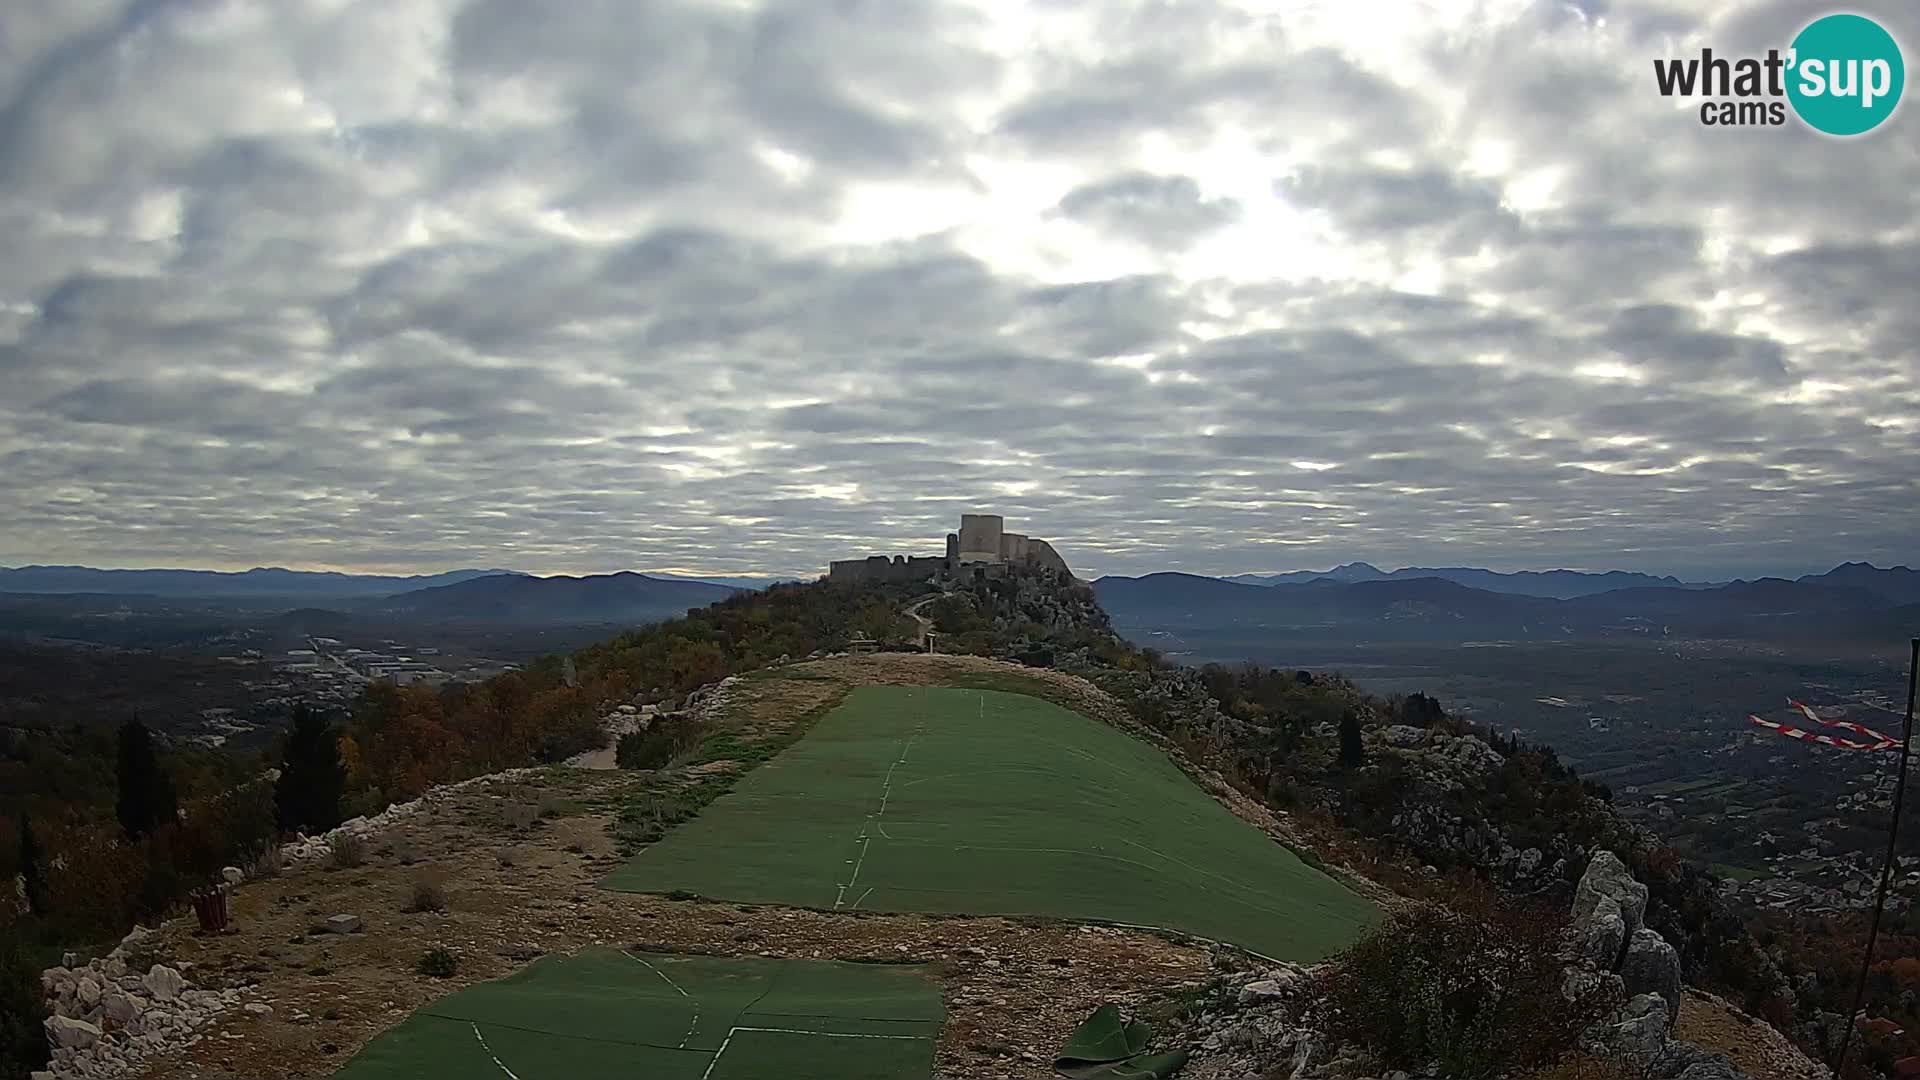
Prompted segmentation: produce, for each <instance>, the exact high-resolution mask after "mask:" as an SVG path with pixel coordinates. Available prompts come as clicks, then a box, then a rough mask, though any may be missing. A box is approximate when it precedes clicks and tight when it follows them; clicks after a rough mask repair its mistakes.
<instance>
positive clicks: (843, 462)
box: [0, 0, 1920, 576]
mask: <svg viewBox="0 0 1920 1080" xmlns="http://www.w3.org/2000/svg"><path fill="white" fill-rule="evenodd" d="M1827 10H1829V7H1828V5H1826V4H1810V3H1778V2H1775V3H1756V2H1746V3H1725V2H1716V3H1682V2H1680V0H1660V2H1638V0H1633V2H1630V0H1575V2H1568V0H1533V2H1523V0H1479V2H1468V0H1461V2H1459V3H1441V2H1438V0H1428V2H1412V0H1408V2H1405V3H1397V4H1388V3H1384V2H1381V3H1367V4H1355V3H1351V2H1348V0H1326V2H1324V3H1320V2H1306V0H1297V2H1281V0H1268V2H1264V3H1244V4H1236V3H1231V2H1228V0H1195V2H1186V0H1158V2H1155V0H1144V2H1114V3H1081V2H1071V0H1032V2H1030V3H1024V4H1019V3H1013V2H1011V0H1004V2H1003V0H972V2H945V0H940V2H934V0H786V2H773V3H754V2H740V0H704V2H702V0H684V2H677V0H657V2H656V0H642V2H616V0H551V2H546V3H536V2H533V0H471V2H464V3H463V2H455V0H420V2H414V0H366V2H358V0H282V2H274V3H267V2H261V0H231V2H223V0H141V2H136V3H125V2H120V3H102V2H96V0H9V2H8V3H6V4H5V5H4V7H0V249H4V251H5V256H4V258H0V523H3V524H0V564H9V565H11V564H21V563H29V562H63V563H65V562H85V563H92V564H96V565H113V566H155V565H183V566H202V567H211V568H219V569H239V568H244V567H247V566H253V565H258V564H273V565H289V566H298V567H312V568H339V569H368V570H387V571H415V570H421V571H429V570H438V569H446V568H452V567H457V566H508V567H514V568H519V569H525V570H531V571H536V572H597V571H605V570H612V569H621V568H633V569H676V570H682V571H689V572H709V573H741V572H747V571H756V570H758V571H779V572H799V573H807V572H816V571H818V570H820V569H821V568H823V566H824V564H825V562H826V561H827V560H828V559H830V558H833V557H839V556H843V555H845V554H859V553H866V552H869V551H884V552H893V551H922V552H934V551H937V550H938V544H939V538H940V537H941V536H942V535H944V533H945V532H946V531H947V530H948V529H950V528H952V527H953V524H952V523H953V522H954V521H955V519H956V518H957V516H958V514H959V513H960V512H961V511H962V510H966V509H975V508H978V509H991V510H998V511H1000V512H1002V513H1004V514H1005V515H1006V516H1007V517H1008V519H1009V521H1008V527H1009V528H1012V529H1022V530H1024V531H1027V532H1030V533H1032V534H1033V535H1036V536H1044V537H1048V538H1050V539H1052V540H1053V541H1054V542H1055V545H1056V546H1057V547H1058V548H1059V549H1060V550H1061V551H1062V552H1063V553H1064V554H1065V555H1066V557H1067V558H1068V559H1069V561H1071V562H1072V563H1073V564H1074V565H1075V568H1076V569H1077V570H1080V571H1081V572H1083V573H1089V572H1091V573H1099V572H1121V573H1143V572H1149V571H1152V570H1161V569H1185V570H1190V571H1198V572H1223V573H1232V572H1242V571H1264V570H1283V569H1291V568H1296V567H1325V566H1329V565H1332V564H1333V563H1336V562H1341V561H1346V560H1349V559H1367V560H1370V561H1372V562H1375V563H1378V564H1380V565H1383V566H1397V565H1404V564H1424V565H1434V564H1476V565H1487V566H1493V567H1495V568H1499V569H1520V568H1542V567H1549V566H1562V565H1564V566H1575V567H1592V568H1599V567H1622V568H1627V569H1640V570H1653V571H1661V572H1667V571H1674V572H1679V573H1682V574H1692V575H1701V576H1704V575H1721V574H1734V573H1738V574H1757V573H1774V572H1792V573H1800V572H1804V571H1807V570H1814V569H1822V568H1825V567H1826V566H1829V565H1831V564H1833V563H1835V562H1837V561H1840V560H1842V559H1851V558H1861V559H1869V560H1874V561H1878V562H1880V563H1882V564H1883V565H1884V564H1886V563H1888V562H1896V561H1909V562H1912V561H1920V559H1916V555H1920V540H1916V536H1920V531H1917V530H1916V526H1917V525H1920V485H1917V484H1916V480H1915V473H1916V469H1917V468H1920V228H1917V226H1920V218H1917V217H1916V207H1920V183H1916V181H1915V177H1916V176H1920V113H1916V112H1915V109H1916V106H1915V105H1913V104H1912V103H1909V104H1907V105H1906V106H1904V107H1903V108H1902V110H1901V111H1900V113H1898V114H1896V115H1895V116H1894V117H1893V119H1892V120H1890V121H1889V122H1888V123H1887V124H1886V125H1884V126H1883V127H1882V128H1881V129H1880V130H1878V131H1876V132H1874V133H1873V134H1871V135H1868V136H1866V137H1863V138H1858V139H1853V140H1845V141H1842V140H1835V139H1829V138H1825V137H1822V136H1819V135H1817V134H1814V133H1812V132H1810V131H1808V130H1806V129H1804V128H1802V127H1800V126H1799V125H1798V122H1797V121H1790V122H1789V125H1788V126H1787V127H1784V128H1748V129H1714V128H1706V127H1702V126H1701V125H1700V123H1699V121H1698V119H1697V115H1696V112H1695V109H1694V107H1693V106H1686V105H1682V104H1679V103H1676V102H1673V101H1669V100H1665V99H1662V98H1661V97H1660V96H1659V95H1658V94H1657V92H1656V91H1655V88H1654V82H1653V71H1652V60H1653V59H1654V58H1655V57H1666V56H1683V55H1687V54H1688V53H1692V54H1695V55H1697V53H1698V50H1699V49H1700V48H1701V47H1702V46H1711V47H1713V48H1714V49H1715V51H1716V52H1717V53H1721V54H1723V55H1724V54H1729V53H1733V54H1741V53H1760V52H1764V50H1765V49H1766V48H1768V47H1769V46H1777V47H1783V48H1784V46H1785V45H1786V44H1787V42H1788V41H1789V40H1790V39H1791V37H1792V35H1793V34H1794V33H1795V32H1796V31H1797V30H1798V29H1799V28H1800V27H1801V26H1802V25H1804V24H1805V23H1806V22H1807V21H1808V20H1809V19H1811V18H1812V17H1813V16H1815V15H1817V14H1821V13H1824V12H1825V11H1827ZM1852 10H1856V11H1861V12H1864V13H1868V14H1873V15H1875V16H1877V17H1880V18H1881V20H1882V22H1883V24H1884V25H1886V26H1887V27H1888V28H1889V29H1890V30H1892V31H1893V32H1894V34H1895V35H1896V36H1897V37H1899V38H1900V39H1902V40H1903V41H1904V42H1906V43H1908V50H1907V51H1908V59H1909V61H1910V62H1911V61H1912V60H1913V59H1914V58H1915V55H1916V53H1915V43H1920V12H1917V11H1915V9H1914V8H1913V6H1912V5H1911V4H1909V3H1904V2H1891V0H1890V2H1882V3H1859V4H1855V5H1854V6H1853V8H1852Z"/></svg>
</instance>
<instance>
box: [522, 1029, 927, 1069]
mask: <svg viewBox="0 0 1920 1080" xmlns="http://www.w3.org/2000/svg"><path fill="white" fill-rule="evenodd" d="M742 1031H764V1032H770V1033H772V1034H775V1035H812V1036H814V1037H816V1038H821V1039H897V1040H902V1041H905V1042H919V1041H921V1040H923V1039H926V1038H927V1036H925V1035H866V1034H856V1033H854V1032H847V1031H802V1030H801V1029H799V1028H775V1027H736V1028H728V1029H727V1037H726V1038H724V1039H721V1040H720V1049H718V1050H715V1051H714V1052H713V1060H712V1061H709V1062H707V1071H706V1072H703V1073H701V1074H700V1080H707V1078H708V1077H709V1076H712V1075H713V1070H714V1067H715V1066H717V1065H719V1064H720V1058H721V1056H722V1055H724V1054H725V1053H726V1052H727V1047H728V1045H730V1044H731V1043H732V1042H733V1037H734V1036H735V1035H738V1034H739V1033H740V1032H742ZM502 1067H503V1068H504V1067H505V1066H502ZM508 1075H509V1076H512V1075H513V1074H511V1073H509V1074H508ZM514 1080H519V1077H514Z"/></svg>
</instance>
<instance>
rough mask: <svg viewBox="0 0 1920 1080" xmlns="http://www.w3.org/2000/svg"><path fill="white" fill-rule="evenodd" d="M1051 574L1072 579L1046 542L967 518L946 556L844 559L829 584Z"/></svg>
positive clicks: (994, 520) (951, 536)
mask: <svg viewBox="0 0 1920 1080" xmlns="http://www.w3.org/2000/svg"><path fill="white" fill-rule="evenodd" d="M1016 569H1018V570H1042V571H1051V572H1053V573H1056V574H1059V575H1060V576H1062V577H1065V578H1068V579H1071V578H1072V577H1073V571H1072V570H1070V569H1068V567H1067V561H1066V560H1065V559H1063V558H1061V557H1060V553H1059V552H1057V551H1055V550H1053V545H1052V544H1049V543H1047V542H1046V541H1045V540H1036V539H1034V538H1033V537H1030V536H1024V535H1022V534H1020V533H1010V532H1008V531H1006V522H1005V520H1004V519H1003V518H1001V517H1000V515H998V514H962V515H960V531H959V532H957V533H948V534H947V550H946V554H945V555H943V556H937V557H936V556H931V555H915V556H906V555H895V556H893V557H892V558H888V557H887V556H885V555H870V556H868V557H866V558H864V559H841V560H837V561H835V562H834V563H833V564H832V566H831V567H829V568H828V572H827V579H828V580H829V581H924V580H926V579H928V578H931V577H935V576H945V577H955V578H959V577H975V576H983V577H998V576H1000V575H1002V574H1005V573H1007V572H1008V571H1010V570H1016Z"/></svg>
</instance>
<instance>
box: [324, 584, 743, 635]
mask: <svg viewBox="0 0 1920 1080" xmlns="http://www.w3.org/2000/svg"><path fill="white" fill-rule="evenodd" d="M739 591H740V590H739V589H736V588H734V587H733V586H731V585H716V584H713V583H712V582H706V581H689V580H687V579H684V578H669V577H655V576H652V575H649V574H636V573H633V572H632V571H623V572H621V573H618V574H594V575H591V576H588V577H568V576H565V575H560V576H555V577H531V576H528V575H524V574H500V575H493V576H488V577H476V578H470V579H468V580H466V581H460V582H455V583H454V584H451V585H437V586H434V587H431V588H426V589H414V590H412V591H409V592H404V593H400V594H398V595H395V596H389V597H386V598H385V599H383V600H380V601H378V602H375V603H365V604H361V605H358V607H359V609H360V610H361V611H363V612H375V611H377V612H380V613H382V614H388V615H396V616H403V617H411V618H416V619H492V620H503V621H511V622H517V623H588V622H606V623H624V622H651V621H653V620H655V619H663V618H671V617H673V616H677V615H684V614H686V612H687V609H688V608H699V607H705V606H707V605H708V604H712V603H715V602H717V601H720V600H725V599H726V598H727V597H729V596H732V595H733V594H734V593H736V592H739Z"/></svg>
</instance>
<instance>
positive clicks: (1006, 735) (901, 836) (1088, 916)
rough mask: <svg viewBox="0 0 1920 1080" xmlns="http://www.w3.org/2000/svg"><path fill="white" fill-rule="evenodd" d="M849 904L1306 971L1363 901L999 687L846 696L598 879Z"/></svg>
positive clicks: (1071, 717) (1359, 925)
mask: <svg viewBox="0 0 1920 1080" xmlns="http://www.w3.org/2000/svg"><path fill="white" fill-rule="evenodd" d="M605 885H606V887H607V888H610V889H617V890H624V891H629V892H659V893H665V892H673V891H676V890H684V891H687V892H692V893H697V894H699V895H702V896H706V897H710V898H713V899H717V900H729V901H737V902H744V903H772V904H792V905H796V906H802V907H818V908H830V909H838V910H859V911H918V912H947V913H955V914H976V915H1042V916H1053V917H1059V918H1066V919H1084V920H1089V921H1101V922H1113V923H1128V924H1136V925H1142V926H1155V927H1162V928H1166V929H1171V930H1179V931H1184V932H1186V933H1191V934H1196V935H1199V936H1202V937H1207V938H1212V939H1216V940H1220V941H1226V942H1231V943H1233V944H1236V945H1239V946H1242V947H1243V948H1247V949H1251V950H1253V951H1255V952H1258V953H1261V954H1263V955H1266V956H1272V957H1275V958H1278V959H1285V960H1295V961H1315V960H1319V959H1321V958H1322V957H1325V956H1327V955H1329V954H1331V953H1333V952H1336V951H1338V950H1339V949H1341V948H1343V947H1345V946H1346V945H1347V944H1349V943H1350V942H1352V941H1353V940H1354V939H1355V938H1356V937H1358V936H1359V934H1360V933H1361V932H1362V931H1363V930H1364V929H1365V928H1367V927H1368V926H1370V925H1371V924H1372V923H1373V921H1374V919H1375V917H1376V911H1375V909H1374V908H1373V906H1372V905H1371V904H1369V903H1368V902H1367V901H1365V900H1363V899H1362V898H1360V897H1359V896H1357V895H1355V894H1354V893H1353V892H1351V891H1350V890H1348V889H1347V888H1345V887H1344V886H1342V885H1340V884H1339V883H1338V882H1336V881H1334V880H1333V879H1332V878H1329V877H1327V876H1326V875H1325V874H1322V873H1320V872H1319V871H1317V870H1314V869H1313V868H1311V867H1309V866H1307V865H1306V864H1305V863H1303V862H1301V861H1300V859H1299V857H1298V856H1296V855H1294V854H1293V852H1291V851H1288V850H1287V849H1286V848H1284V847H1282V846H1280V845H1279V844H1276V843H1274V842H1273V841H1272V840H1271V839H1269V838H1268V837H1267V836H1266V835H1265V834H1263V833H1261V832H1260V831H1259V830H1258V829H1256V828H1254V827H1253V826H1251V825H1249V824H1247V823H1246V822H1244V821H1241V820H1240V819H1238V818H1236V817H1234V816H1233V815H1232V814H1231V813H1229V812H1228V811H1227V810H1226V809H1225V808H1224V807H1222V806H1221V805H1220V804H1219V803H1217V802H1215V801H1214V800H1213V799H1212V798H1210V797H1209V796H1208V795H1206V794H1205V793H1204V792H1202V791H1201V790H1200V789H1199V788H1197V787H1195V786H1194V784H1193V783H1192V781H1190V780H1188V779H1187V777H1186V776H1185V775H1184V774H1182V773H1181V772H1180V770H1179V769H1178V768H1176V767H1175V766H1174V765H1173V763H1172V762H1170V761H1168V760H1167V758H1166V756H1165V755H1164V754H1162V753H1160V752H1159V751H1158V750H1155V749H1154V748H1153V747H1151V746H1149V745H1147V744H1145V743H1143V742H1140V741H1138V740H1136V739H1133V738H1130V737H1129V736H1127V735H1126V734H1124V733H1123V732H1120V731H1117V730H1115V729H1113V728H1111V727H1108V726H1106V725H1104V724H1101V723H1098V722H1097V721H1094V720H1090V719H1088V718H1087V717H1085V716H1082V715H1080V714H1079V713H1075V712H1071V711H1069V710H1067V709H1063V708H1060V707H1059V706H1057V705H1053V704H1051V703H1049V702H1045V701H1042V700H1040V699H1039V698H1033V697H1027V696H1025V695H1022V694H1008V693H1000V692H996V691H980V690H960V689H944V688H927V687H914V688H904V687H890V686H869V687H861V688H859V689H857V690H855V691H854V692H853V693H852V694H850V695H849V696H848V698H847V700H846V702H845V703H844V704H843V705H841V706H840V707H839V708H837V709H835V710H834V711H833V712H831V713H829V714H828V715H827V716H825V717H823V718H821V720H820V722H819V723H818V724H817V725H816V726H815V727H814V729H813V731H812V732H810V733H809V734H808V735H807V736H806V737H805V738H804V739H801V740H800V741H799V742H798V743H796V744H795V745H794V746H793V747H791V748H790V749H788V750H787V751H786V752H785V753H782V754H781V755H780V756H778V757H776V758H774V759H773V760H772V761H770V762H768V763H767V764H765V765H762V766H761V767H760V768H758V769H756V770H754V771H753V772H752V773H749V774H748V775H747V776H746V777H744V778H743V779H742V780H741V781H740V783H739V784H738V785H736V786H735V787H734V789H733V790H732V791H731V792H729V793H728V794H726V795H723V796H721V797H720V798H719V799H718V800H716V801H715V802H714V803H713V805H711V806H709V807H708V808H707V809H706V810H705V811H704V812H702V813H701V815H700V816H699V817H697V818H695V819H694V820H692V821H690V822H688V823H687V824H685V825H682V826H680V827H679V828H677V829H675V830H674V831H672V832H671V833H668V834H667V836H666V838H665V839H663V840H661V841H660V842H659V843H657V844H654V845H653V846H651V847H649V848H647V849H646V850H645V851H642V852H641V853H640V854H639V855H637V856H635V857H634V858H633V859H632V860H630V861H629V862H627V863H626V864H625V865H623V866H621V867H620V868H619V869H617V870H615V871H614V872H613V873H612V874H611V875H610V876H609V877H608V878H607V880H606V882H605Z"/></svg>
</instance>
